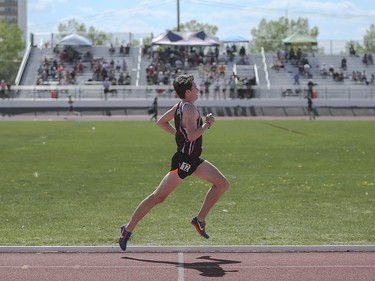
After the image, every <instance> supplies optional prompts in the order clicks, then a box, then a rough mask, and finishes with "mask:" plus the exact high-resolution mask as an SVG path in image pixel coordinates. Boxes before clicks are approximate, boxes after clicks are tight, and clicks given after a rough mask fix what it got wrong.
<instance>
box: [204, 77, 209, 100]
mask: <svg viewBox="0 0 375 281" xmlns="http://www.w3.org/2000/svg"><path fill="white" fill-rule="evenodd" d="M210 86H211V82H210V79H208V78H206V80H205V81H204V94H205V96H206V99H208V97H209V95H210Z"/></svg>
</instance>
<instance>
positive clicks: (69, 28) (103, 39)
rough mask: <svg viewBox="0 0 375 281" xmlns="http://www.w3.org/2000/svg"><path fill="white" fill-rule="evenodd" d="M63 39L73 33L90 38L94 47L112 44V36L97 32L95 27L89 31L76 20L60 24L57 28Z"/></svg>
mask: <svg viewBox="0 0 375 281" xmlns="http://www.w3.org/2000/svg"><path fill="white" fill-rule="evenodd" d="M57 30H58V32H59V33H60V35H61V37H64V36H66V35H69V34H71V33H78V34H81V35H82V36H86V37H88V38H89V39H90V40H91V41H92V43H93V44H94V45H105V44H109V43H111V42H110V37H111V36H110V35H109V34H107V33H106V32H104V31H100V30H96V29H95V27H93V26H90V27H89V29H88V30H87V28H86V26H85V24H84V23H79V22H78V21H77V20H75V19H70V20H68V21H67V22H66V23H59V25H58V27H57Z"/></svg>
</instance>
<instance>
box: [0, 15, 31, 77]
mask: <svg viewBox="0 0 375 281" xmlns="http://www.w3.org/2000/svg"><path fill="white" fill-rule="evenodd" d="M24 49H25V42H24V41H23V40H22V31H21V29H20V28H19V27H18V26H17V24H14V23H8V22H7V21H2V22H0V77H1V79H4V80H7V81H14V79H15V77H16V74H17V69H18V67H19V64H20V60H21V57H20V53H21V52H22V51H23V50H24Z"/></svg>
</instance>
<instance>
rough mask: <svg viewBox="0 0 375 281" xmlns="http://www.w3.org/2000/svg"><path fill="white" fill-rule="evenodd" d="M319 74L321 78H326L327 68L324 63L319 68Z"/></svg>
mask: <svg viewBox="0 0 375 281" xmlns="http://www.w3.org/2000/svg"><path fill="white" fill-rule="evenodd" d="M320 74H321V75H322V76H323V77H326V76H328V68H327V65H326V63H325V62H323V64H322V66H321V67H320Z"/></svg>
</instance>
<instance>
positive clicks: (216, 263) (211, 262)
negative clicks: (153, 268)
mask: <svg viewBox="0 0 375 281" xmlns="http://www.w3.org/2000/svg"><path fill="white" fill-rule="evenodd" d="M123 259H127V260H134V261H141V262H149V263H160V264H171V265H175V266H176V267H183V268H186V269H196V270H198V271H200V272H201V273H200V275H201V276H206V277H223V276H224V275H225V274H226V273H227V272H238V270H224V269H223V268H222V267H221V266H222V265H227V264H238V263H241V261H234V260H224V259H215V258H212V257H211V256H201V257H198V258H197V259H200V260H205V261H199V262H192V263H186V262H184V263H183V264H180V263H179V262H171V261H158V260H146V259H137V258H132V257H123Z"/></svg>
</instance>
